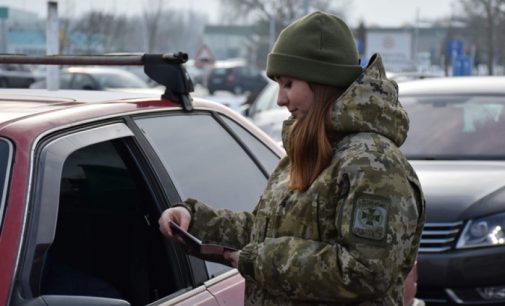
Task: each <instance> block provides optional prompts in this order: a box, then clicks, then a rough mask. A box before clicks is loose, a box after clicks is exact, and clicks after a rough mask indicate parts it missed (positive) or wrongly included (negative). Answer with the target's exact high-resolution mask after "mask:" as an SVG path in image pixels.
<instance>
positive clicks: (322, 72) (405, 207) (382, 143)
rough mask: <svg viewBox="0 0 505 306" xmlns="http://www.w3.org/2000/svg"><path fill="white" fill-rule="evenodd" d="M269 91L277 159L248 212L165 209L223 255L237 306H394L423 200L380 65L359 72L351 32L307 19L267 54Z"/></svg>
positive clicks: (403, 124)
mask: <svg viewBox="0 0 505 306" xmlns="http://www.w3.org/2000/svg"><path fill="white" fill-rule="evenodd" d="M267 75H268V76H269V77H270V78H272V79H274V80H276V81H277V82H278V83H279V97H278V104H279V105H281V106H286V107H287V108H288V109H289V110H290V112H291V114H292V116H291V118H290V119H288V120H287V121H285V123H284V127H283V142H284V147H285V148H286V151H287V156H286V157H285V158H283V159H282V160H281V161H280V162H279V165H278V166H277V168H276V169H275V170H274V172H273V173H272V175H271V177H270V179H269V181H268V184H267V187H266V189H265V191H264V192H263V194H262V195H261V198H260V200H259V202H258V204H257V206H256V208H255V210H254V211H253V212H252V213H249V212H241V213H234V212H231V211H228V210H219V209H213V208H211V207H209V206H207V205H205V204H204V203H201V202H199V201H198V200H195V199H188V200H186V201H185V202H184V203H182V204H181V205H180V206H181V207H175V208H171V209H168V210H166V211H165V212H164V213H163V215H162V217H161V218H160V228H161V231H162V232H163V233H164V234H165V235H166V236H168V237H170V238H173V235H172V232H171V230H170V228H169V227H168V221H169V220H173V221H175V222H176V223H178V224H180V225H181V226H182V227H183V228H186V229H187V228H189V231H190V232H192V233H193V234H195V235H196V236H198V237H200V238H201V239H202V240H208V241H215V242H219V243H222V244H226V245H230V246H233V247H235V248H237V249H240V251H238V252H230V253H226V254H225V258H226V260H228V261H229V263H230V265H232V266H234V267H237V268H238V270H239V271H240V273H241V274H242V275H243V276H244V277H245V279H246V305H402V304H403V299H402V297H403V283H404V280H405V277H406V276H407V274H408V272H409V271H410V270H411V268H412V266H413V264H414V262H415V260H416V255H417V249H418V246H419V240H420V236H421V231H422V226H423V222H424V198H423V194H422V191H421V186H420V184H419V181H418V179H417V176H416V174H415V172H414V170H413V169H412V167H411V166H410V165H409V163H408V162H407V160H406V158H405V157H404V156H403V154H402V153H401V152H400V150H399V149H398V147H399V146H400V145H401V144H402V143H403V142H404V141H405V138H406V135H407V131H408V117H407V114H406V112H405V111H404V109H403V108H402V106H401V104H400V102H399V101H398V87H397V84H396V83H395V82H393V81H390V80H388V79H387V78H386V77H385V72H384V67H383V65H382V61H381V58H380V56H378V55H375V56H373V57H372V58H371V59H370V63H369V64H368V66H367V67H366V68H365V69H364V70H362V69H361V67H360V66H359V65H358V55H357V51H356V48H355V44H354V39H353V37H352V34H351V32H350V30H349V28H348V27H347V25H346V24H345V23H344V22H343V21H341V20H340V19H339V18H337V17H336V16H333V15H330V14H327V13H323V12H316V13H312V14H310V15H307V16H305V17H302V18H301V19H299V20H297V21H295V22H294V23H293V24H291V25H290V26H288V27H287V28H286V29H284V30H283V31H282V32H281V34H280V36H279V38H278V39H277V41H276V44H275V46H274V48H273V50H272V52H271V53H270V54H269V56H268V61H267Z"/></svg>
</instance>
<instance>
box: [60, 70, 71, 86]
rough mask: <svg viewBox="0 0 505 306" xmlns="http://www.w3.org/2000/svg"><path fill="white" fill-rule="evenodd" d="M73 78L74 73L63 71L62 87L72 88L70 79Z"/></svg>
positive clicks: (61, 77)
mask: <svg viewBox="0 0 505 306" xmlns="http://www.w3.org/2000/svg"><path fill="white" fill-rule="evenodd" d="M71 80H72V74H70V73H62V74H61V76H60V88H63V89H67V88H70V81H71Z"/></svg>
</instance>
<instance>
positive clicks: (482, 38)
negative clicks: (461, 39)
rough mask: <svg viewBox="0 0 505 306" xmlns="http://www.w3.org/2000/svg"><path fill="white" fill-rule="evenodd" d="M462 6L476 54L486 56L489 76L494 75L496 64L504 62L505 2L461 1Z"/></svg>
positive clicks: (484, 0) (499, 0) (487, 0)
mask: <svg viewBox="0 0 505 306" xmlns="http://www.w3.org/2000/svg"><path fill="white" fill-rule="evenodd" d="M460 4H461V7H462V9H463V14H464V17H465V21H466V27H467V29H468V32H469V34H470V35H471V37H472V41H473V43H474V45H475V46H477V48H478V50H476V52H477V53H478V54H485V60H486V64H487V67H488V74H489V75H493V74H494V64H495V62H496V61H497V59H499V60H500V62H502V61H503V55H504V54H503V49H504V48H505V42H504V38H505V36H504V34H503V33H504V32H505V0H460ZM481 49H483V50H481ZM498 50H502V51H501V53H500V54H497V52H498ZM497 55H498V57H497Z"/></svg>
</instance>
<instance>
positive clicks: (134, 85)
mask: <svg viewBox="0 0 505 306" xmlns="http://www.w3.org/2000/svg"><path fill="white" fill-rule="evenodd" d="M149 87H150V86H149V85H148V84H147V82H145V81H144V80H142V79H141V78H140V77H138V76H137V75H135V74H134V73H132V72H130V71H126V70H125V69H121V68H112V67H79V66H75V67H68V68H64V69H62V70H61V72H60V88H61V89H84V90H114V89H142V90H144V89H147V88H149ZM31 88H38V89H40V88H46V80H45V79H44V80H40V81H38V82H36V83H34V84H32V86H31Z"/></svg>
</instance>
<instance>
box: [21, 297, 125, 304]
mask: <svg viewBox="0 0 505 306" xmlns="http://www.w3.org/2000/svg"><path fill="white" fill-rule="evenodd" d="M15 305H16V306H70V305H71V306H130V303H128V302H127V301H125V300H119V299H111V298H103V297H95V296H74V295H42V296H39V297H37V298H34V299H30V300H25V301H23V302H21V303H19V304H15Z"/></svg>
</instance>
